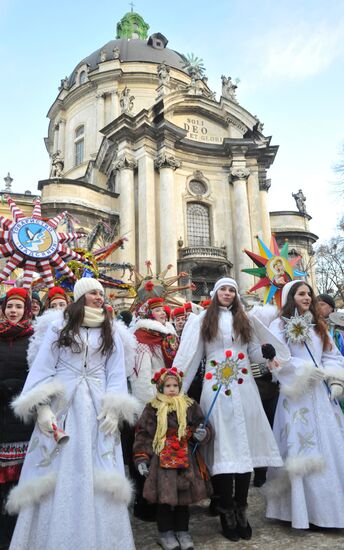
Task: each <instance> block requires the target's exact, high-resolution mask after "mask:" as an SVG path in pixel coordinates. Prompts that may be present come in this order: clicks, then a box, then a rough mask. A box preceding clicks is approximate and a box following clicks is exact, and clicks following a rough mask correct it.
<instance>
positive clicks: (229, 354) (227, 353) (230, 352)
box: [225, 349, 239, 357]
mask: <svg viewBox="0 0 344 550" xmlns="http://www.w3.org/2000/svg"><path fill="white" fill-rule="evenodd" d="M225 354H226V357H232V355H233V352H232V350H230V349H227V350H226V352H225ZM238 357H239V356H238Z"/></svg>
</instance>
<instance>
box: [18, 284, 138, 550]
mask: <svg viewBox="0 0 344 550" xmlns="http://www.w3.org/2000/svg"><path fill="white" fill-rule="evenodd" d="M74 299H75V302H74V303H73V304H70V305H69V306H68V307H67V309H66V311H65V313H64V317H62V316H61V317H60V318H59V319H58V320H56V321H54V322H52V323H51V325H50V326H49V328H48V329H47V331H46V333H45V335H44V339H43V342H42V344H41V346H40V349H39V351H38V353H37V355H36V357H35V359H34V361H33V364H32V366H31V369H30V372H29V375H28V378H27V381H26V384H25V386H24V389H23V391H22V393H21V395H20V396H19V397H18V398H17V399H16V400H15V401H14V403H13V407H14V411H15V413H16V414H17V415H18V416H19V417H20V418H22V419H23V420H25V421H27V420H30V419H32V418H33V419H35V420H36V426H35V429H34V432H33V435H32V438H31V441H30V444H29V448H28V452H27V457H26V460H25V462H24V466H23V470H22V474H21V478H20V481H19V484H18V486H17V487H16V488H15V489H13V491H12V492H11V494H10V496H9V500H8V510H9V512H12V513H19V517H18V521H17V526H16V529H15V532H14V535H13V538H12V543H11V547H10V548H11V549H13V550H16V549H18V548H20V549H21V550H29V549H32V548H35V550H46V549H48V548H49V550H60V548H87V549H88V550H96V549H99V548H102V549H103V550H114V549H120V548H126V549H127V550H133V549H134V548H135V546H134V541H133V537H132V532H131V527H130V521H129V515H128V511H127V506H128V504H129V502H130V499H131V486H130V483H129V482H128V481H127V479H126V478H125V474H124V466H123V458H122V449H121V444H120V438H119V433H118V425H119V424H120V423H121V421H123V420H126V421H129V422H131V423H133V422H134V415H135V412H136V410H137V402H136V399H135V398H133V397H132V396H130V395H128V392H127V381H126V372H125V366H124V355H123V344H122V339H121V337H120V335H119V331H118V330H117V327H116V321H113V320H112V319H111V318H110V316H109V314H108V312H107V311H106V308H105V307H104V290H103V287H102V286H101V284H100V283H99V282H98V281H97V280H96V279H92V278H83V279H81V280H79V281H78V282H77V283H76V284H75V288H74ZM63 432H65V434H67V436H69V440H68V438H66V437H64V433H63ZM63 442H64V444H62V443H63Z"/></svg>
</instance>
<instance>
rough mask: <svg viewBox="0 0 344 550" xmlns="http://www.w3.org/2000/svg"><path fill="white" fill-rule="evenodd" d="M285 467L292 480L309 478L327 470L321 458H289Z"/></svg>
mask: <svg viewBox="0 0 344 550" xmlns="http://www.w3.org/2000/svg"><path fill="white" fill-rule="evenodd" d="M285 467H286V470H287V472H288V474H289V477H290V478H293V477H295V476H307V475H309V474H315V473H319V472H322V471H323V470H324V468H325V461H324V459H323V458H322V457H321V456H318V457H298V456H293V457H290V458H287V460H286V461H285Z"/></svg>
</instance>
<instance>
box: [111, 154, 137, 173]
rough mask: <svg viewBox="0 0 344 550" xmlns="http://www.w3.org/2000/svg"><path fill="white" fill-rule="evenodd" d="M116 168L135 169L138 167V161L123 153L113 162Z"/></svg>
mask: <svg viewBox="0 0 344 550" xmlns="http://www.w3.org/2000/svg"><path fill="white" fill-rule="evenodd" d="M112 166H113V168H114V170H135V168H137V162H136V160H135V159H134V158H132V157H128V156H127V155H122V156H121V157H119V158H118V159H117V160H116V161H114V162H113V165H112Z"/></svg>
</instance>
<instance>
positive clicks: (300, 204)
mask: <svg viewBox="0 0 344 550" xmlns="http://www.w3.org/2000/svg"><path fill="white" fill-rule="evenodd" d="M292 196H293V197H294V199H295V202H296V206H297V208H298V210H299V212H301V214H307V212H306V204H305V201H306V197H305V196H304V194H303V192H302V189H299V190H298V192H297V193H292Z"/></svg>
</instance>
